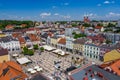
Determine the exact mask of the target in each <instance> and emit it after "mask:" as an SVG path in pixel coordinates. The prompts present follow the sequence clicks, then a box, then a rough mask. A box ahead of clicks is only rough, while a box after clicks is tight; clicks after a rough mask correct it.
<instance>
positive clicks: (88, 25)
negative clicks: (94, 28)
mask: <svg viewBox="0 0 120 80" xmlns="http://www.w3.org/2000/svg"><path fill="white" fill-rule="evenodd" d="M83 26H85V27H90V26H91V25H90V24H88V23H84V24H83Z"/></svg>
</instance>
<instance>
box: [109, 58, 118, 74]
mask: <svg viewBox="0 0 120 80" xmlns="http://www.w3.org/2000/svg"><path fill="white" fill-rule="evenodd" d="M110 68H111V69H112V70H113V71H114V72H116V73H117V75H119V76H120V60H118V61H116V62H114V63H113V64H112V65H110Z"/></svg>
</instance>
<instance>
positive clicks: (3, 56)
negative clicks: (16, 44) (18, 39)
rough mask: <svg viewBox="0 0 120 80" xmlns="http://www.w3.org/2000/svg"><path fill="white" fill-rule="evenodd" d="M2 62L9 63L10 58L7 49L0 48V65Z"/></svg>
mask: <svg viewBox="0 0 120 80" xmlns="http://www.w3.org/2000/svg"><path fill="white" fill-rule="evenodd" d="M4 61H10V56H9V54H8V51H7V49H3V48H1V47H0V63H2V62H4Z"/></svg>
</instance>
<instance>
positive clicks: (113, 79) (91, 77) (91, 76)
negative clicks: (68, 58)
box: [70, 65, 120, 80]
mask: <svg viewBox="0 0 120 80" xmlns="http://www.w3.org/2000/svg"><path fill="white" fill-rule="evenodd" d="M71 77H72V79H70V80H85V79H86V80H119V79H120V77H119V76H117V75H114V74H112V73H109V72H107V71H105V70H103V69H101V68H99V67H98V66H96V65H92V66H88V67H85V68H83V69H81V70H80V71H77V72H76V73H74V74H72V75H71ZM71 77H70V78H71ZM103 78H104V79H103Z"/></svg>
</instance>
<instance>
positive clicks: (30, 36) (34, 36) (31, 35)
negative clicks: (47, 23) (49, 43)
mask: <svg viewBox="0 0 120 80" xmlns="http://www.w3.org/2000/svg"><path fill="white" fill-rule="evenodd" d="M28 37H29V38H30V40H31V41H40V39H39V37H38V36H37V35H35V34H29V35H28Z"/></svg>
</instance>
